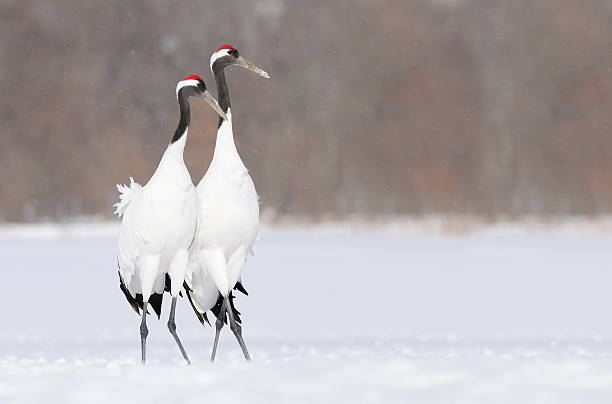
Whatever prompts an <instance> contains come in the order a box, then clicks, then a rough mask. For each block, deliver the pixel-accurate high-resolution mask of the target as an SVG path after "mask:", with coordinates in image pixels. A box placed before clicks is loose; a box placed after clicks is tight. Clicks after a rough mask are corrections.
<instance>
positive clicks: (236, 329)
mask: <svg viewBox="0 0 612 404" xmlns="http://www.w3.org/2000/svg"><path fill="white" fill-rule="evenodd" d="M228 299H229V298H227V297H226V298H225V302H227V303H226V305H225V308H226V311H227V316H228V317H229V323H230V329H231V330H232V332H233V333H234V336H235V337H236V340H238V344H239V345H240V349H242V353H243V355H244V359H246V360H247V362H250V361H251V356H250V355H249V351H247V347H246V345H245V343H244V339H242V326H241V325H240V324H238V322H237V321H236V320H235V319H234V313H233V312H232V307H231V305H230V304H229V301H228Z"/></svg>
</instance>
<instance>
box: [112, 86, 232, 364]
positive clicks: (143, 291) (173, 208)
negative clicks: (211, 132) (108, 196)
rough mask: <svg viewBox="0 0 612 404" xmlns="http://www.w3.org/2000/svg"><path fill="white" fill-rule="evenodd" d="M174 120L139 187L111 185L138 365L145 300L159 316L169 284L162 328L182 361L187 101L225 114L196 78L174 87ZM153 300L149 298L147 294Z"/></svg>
mask: <svg viewBox="0 0 612 404" xmlns="http://www.w3.org/2000/svg"><path fill="white" fill-rule="evenodd" d="M176 96H177V101H178V104H179V108H180V120H179V124H178V127H177V129H176V131H175V133H174V136H173V137H172V142H171V143H170V145H169V146H168V147H167V149H166V151H165V152H164V155H163V156H162V158H161V161H160V162H159V165H158V166H157V169H156V170H155V173H153V175H152V176H151V179H150V180H149V182H148V183H147V184H146V185H145V186H140V185H139V184H137V183H135V182H134V179H133V178H131V177H130V185H129V186H128V185H117V189H118V190H119V192H120V195H119V199H120V201H119V203H117V204H115V207H116V212H115V213H117V214H118V215H119V216H120V217H122V221H121V228H120V231H119V246H118V254H117V261H118V263H119V276H120V280H121V284H120V285H121V289H122V291H123V292H124V294H125V297H126V298H127V300H128V302H129V303H130V305H131V306H132V308H133V309H134V310H135V311H136V312H139V310H140V309H142V320H141V325H140V335H141V350H142V361H143V363H144V362H145V357H146V355H145V352H146V338H147V334H148V329H147V325H146V314H147V307H148V304H149V300H150V299H151V306H152V307H153V309H154V310H155V311H156V312H157V314H158V315H159V314H160V312H161V304H162V297H163V293H164V290H165V288H166V287H167V286H168V285H167V282H166V277H168V278H169V280H170V294H171V295H172V306H171V308H170V315H169V319H168V329H169V330H170V333H171V334H172V336H173V337H174V339H175V341H176V343H177V345H178V347H179V349H180V351H181V353H182V355H183V357H184V359H185V360H186V361H187V362H189V359H188V358H187V354H186V353H185V350H184V348H183V345H182V343H181V342H180V340H179V337H178V335H177V333H176V324H175V323H174V315H175V309H176V298H177V296H178V295H179V293H180V291H181V288H182V287H183V283H184V281H185V276H186V272H187V265H188V261H189V248H190V246H191V245H192V243H193V240H194V237H195V231H196V221H197V215H198V204H197V195H196V191H195V187H194V186H193V182H192V181H191V176H190V175H189V171H187V167H186V166H185V162H184V160H183V152H184V150H185V142H186V139H187V133H188V131H189V130H188V128H189V123H190V119H191V115H190V108H189V101H188V98H189V97H191V96H195V97H199V98H202V99H204V100H205V101H206V102H207V103H208V105H209V106H210V107H211V108H213V109H214V110H215V111H217V113H218V114H219V115H220V116H221V117H223V118H225V117H226V115H225V113H224V112H223V111H222V110H221V109H220V107H219V105H218V104H217V102H216V101H215V100H214V98H212V96H211V95H210V93H208V91H206V85H205V84H204V81H203V80H202V79H201V78H200V77H199V76H196V75H191V76H188V77H185V79H183V80H181V81H180V82H179V83H178V85H177V86H176ZM153 294H156V295H155V298H154V299H153V298H152V295H153Z"/></svg>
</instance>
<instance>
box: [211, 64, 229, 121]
mask: <svg viewBox="0 0 612 404" xmlns="http://www.w3.org/2000/svg"><path fill="white" fill-rule="evenodd" d="M223 69H225V65H221V63H215V64H213V74H214V75H215V81H216V82H217V98H218V100H219V106H220V107H221V109H222V110H223V112H225V113H226V114H227V111H228V110H229V108H230V96H229V90H228V89H227V82H226V81H225V71H224V70H223ZM222 123H223V118H221V117H219V126H218V127H221V124H222Z"/></svg>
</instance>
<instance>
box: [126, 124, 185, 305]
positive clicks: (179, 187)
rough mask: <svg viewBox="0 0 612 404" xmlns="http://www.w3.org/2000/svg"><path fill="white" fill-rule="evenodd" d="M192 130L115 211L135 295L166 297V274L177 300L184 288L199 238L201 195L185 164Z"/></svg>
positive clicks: (131, 189)
mask: <svg viewBox="0 0 612 404" xmlns="http://www.w3.org/2000/svg"><path fill="white" fill-rule="evenodd" d="M186 138H187V132H185V134H184V135H183V136H182V137H181V138H180V139H179V140H177V141H176V142H174V143H172V144H170V145H169V146H168V148H167V149H166V151H165V152H164V155H163V157H162V159H161V161H160V163H159V165H158V167H157V170H155V173H154V174H153V176H152V177H151V179H150V180H149V182H148V183H147V184H146V185H145V186H142V187H141V186H140V185H139V184H137V183H134V180H133V179H131V178H130V180H131V184H130V186H129V187H128V186H125V185H123V186H120V185H118V186H117V188H118V189H119V191H120V192H121V195H120V196H119V198H120V202H119V203H117V204H116V205H115V206H116V208H117V211H116V213H117V214H119V216H122V217H123V219H122V221H121V229H120V232H119V249H118V261H119V273H120V275H121V278H122V279H123V282H124V283H125V285H126V287H127V289H128V290H129V292H130V293H131V295H132V296H135V295H136V294H137V293H141V294H142V295H143V301H148V299H149V297H150V295H151V294H152V293H162V292H163V290H164V284H165V274H166V273H168V274H169V276H170V279H171V285H172V291H171V293H172V296H173V297H174V296H177V295H178V294H179V292H180V288H181V287H182V285H183V281H184V279H185V274H186V270H187V264H188V250H189V247H190V245H191V243H192V241H193V239H194V236H195V229H196V219H197V196H196V193H195V188H194V186H193V183H192V181H191V177H190V176H189V172H188V171H187V167H186V166H185V162H184V161H183V151H184V148H185V141H186Z"/></svg>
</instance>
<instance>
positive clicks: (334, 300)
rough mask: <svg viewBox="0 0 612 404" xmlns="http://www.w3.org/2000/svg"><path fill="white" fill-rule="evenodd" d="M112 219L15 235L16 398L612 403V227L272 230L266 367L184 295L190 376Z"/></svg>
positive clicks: (0, 393) (260, 298) (260, 290)
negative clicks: (119, 249)
mask: <svg viewBox="0 0 612 404" xmlns="http://www.w3.org/2000/svg"><path fill="white" fill-rule="evenodd" d="M117 229H118V227H117V226H116V225H115V224H111V225H78V226H56V225H40V226H29V227H5V228H0V256H1V257H2V294H1V298H0V299H1V300H0V303H1V307H2V321H1V325H0V403H41V402H44V403H105V404H108V403H123V402H129V403H135V402H145V403H148V404H151V403H226V402H227V403H229V402H232V403H234V402H235V403H239V402H240V403H408V402H410V403H466V404H467V403H513V404H516V403H610V402H612V294H611V293H610V289H611V288H612V265H611V264H612V254H611V250H612V248H611V247H612V232H609V231H603V232H601V231H599V232H598V231H586V230H585V229H584V228H578V229H576V230H575V231H572V230H569V231H568V230H567V229H565V228H555V229H552V230H551V229H543V228H542V229H538V228H529V230H522V229H523V228H522V227H521V226H509V227H503V226H502V227H499V226H498V227H496V228H489V229H487V228H483V229H480V230H477V231H475V232H469V233H454V234H442V233H438V232H435V231H434V232H426V231H425V232H419V231H407V230H402V229H401V228H390V229H389V228H387V229H370V230H368V229H366V228H361V227H360V228H359V229H358V230H355V229H352V230H351V229H337V228H334V227H333V226H327V227H320V228H317V227H311V228H289V227H283V228H264V229H263V230H262V232H261V239H260V240H259V242H258V243H257V244H256V248H255V253H256V255H255V257H250V258H249V261H248V262H247V266H246V273H245V276H244V283H245V285H246V288H247V289H248V291H249V292H250V295H249V296H248V297H243V296H240V297H239V299H238V301H237V306H238V308H239V310H240V311H241V312H242V313H243V320H244V337H245V340H246V343H247V345H248V347H249V349H250V351H251V354H252V356H253V359H254V360H253V362H252V363H249V364H247V363H245V362H244V360H243V358H242V356H241V353H240V350H239V348H238V346H237V344H236V343H235V340H234V339H233V336H232V334H231V333H230V331H229V330H228V329H227V328H225V329H224V332H223V333H222V335H221V338H222V341H221V345H220V351H219V356H218V362H217V363H215V364H214V365H211V364H209V363H208V357H209V355H210V349H211V346H212V340H213V334H214V333H213V329H212V328H210V327H207V328H203V327H202V326H201V325H200V324H199V322H198V321H197V319H196V318H195V316H194V315H193V312H192V311H191V308H190V307H189V305H188V302H187V300H186V299H179V308H178V312H177V326H178V332H179V335H180V336H181V338H182V339H183V342H184V344H185V347H186V349H187V352H188V354H189V355H190V357H191V360H192V362H193V365H192V366H189V367H188V366H185V365H184V364H183V363H182V361H181V356H180V354H179V352H178V350H177V348H176V346H175V345H174V342H173V340H172V338H171V336H170V334H169V332H168V330H167V328H166V321H167V315H168V310H169V304H168V303H169V299H166V300H165V302H164V309H163V313H162V321H158V320H157V319H156V318H155V317H149V318H150V320H149V339H148V344H147V345H148V359H149V363H148V364H147V366H146V367H142V366H141V365H140V363H139V355H140V346H139V334H138V326H139V318H138V317H137V316H136V314H135V313H134V312H133V311H132V310H131V308H130V307H129V305H128V304H127V302H126V301H125V299H124V297H123V295H122V294H121V292H120V290H119V287H118V279H117V265H116V258H115V246H116V232H117Z"/></svg>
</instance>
